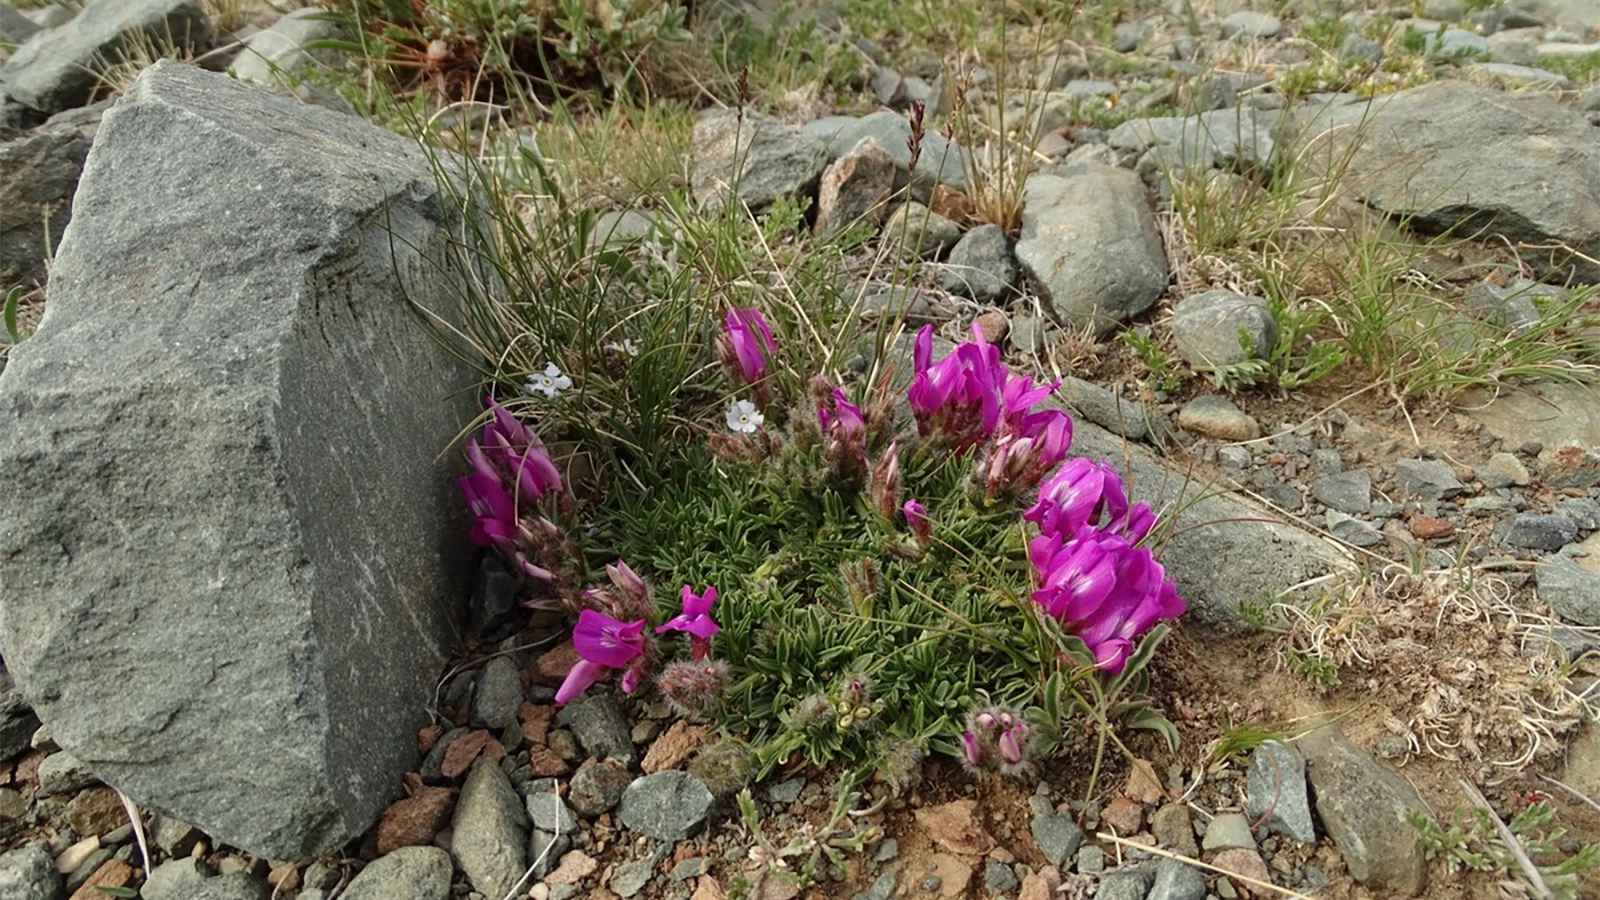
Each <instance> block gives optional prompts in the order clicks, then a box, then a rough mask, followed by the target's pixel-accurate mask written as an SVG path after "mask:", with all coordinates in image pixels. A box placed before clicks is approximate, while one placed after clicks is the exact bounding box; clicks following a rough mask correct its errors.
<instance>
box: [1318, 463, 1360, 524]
mask: <svg viewBox="0 0 1600 900" xmlns="http://www.w3.org/2000/svg"><path fill="white" fill-rule="evenodd" d="M1311 496H1313V497H1315V498H1317V502H1318V503H1321V504H1322V505H1323V506H1327V507H1329V508H1332V509H1337V510H1338V511H1340V512H1342V513H1350V514H1351V515H1365V514H1366V513H1367V511H1368V510H1370V509H1371V508H1372V476H1371V475H1369V474H1367V472H1366V470H1365V469H1352V470H1350V471H1348V472H1335V473H1333V474H1331V475H1323V476H1322V477H1320V478H1318V479H1317V480H1316V483H1314V484H1313V485H1312V486H1311Z"/></svg>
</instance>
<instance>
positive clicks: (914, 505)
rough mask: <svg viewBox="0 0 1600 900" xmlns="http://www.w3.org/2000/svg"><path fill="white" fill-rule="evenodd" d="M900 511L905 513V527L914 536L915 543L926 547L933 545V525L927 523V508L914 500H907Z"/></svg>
mask: <svg viewBox="0 0 1600 900" xmlns="http://www.w3.org/2000/svg"><path fill="white" fill-rule="evenodd" d="M900 511H901V512H903V513H905V517H906V527H907V528H910V529H911V533H912V534H914V535H916V537H917V543H919V544H921V545H922V546H923V547H927V546H929V545H930V544H932V543H933V524H932V523H931V522H929V521H928V508H927V507H926V506H923V505H922V504H921V503H918V502H917V501H916V500H915V499H911V500H907V501H906V502H905V503H904V504H903V505H902V506H901V507H900Z"/></svg>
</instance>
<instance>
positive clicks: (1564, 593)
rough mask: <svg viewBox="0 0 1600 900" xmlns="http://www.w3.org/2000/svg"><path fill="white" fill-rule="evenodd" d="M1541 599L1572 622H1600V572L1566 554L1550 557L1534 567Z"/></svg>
mask: <svg viewBox="0 0 1600 900" xmlns="http://www.w3.org/2000/svg"><path fill="white" fill-rule="evenodd" d="M1533 578H1534V583H1535V585H1536V586H1537V589H1538V595H1539V602H1541V603H1543V604H1545V605H1547V606H1549V607H1550V609H1551V610H1552V611H1553V612H1555V614H1556V615H1558V616H1561V617H1562V618H1563V619H1566V620H1567V621H1569V622H1575V623H1577V624H1579V625H1586V626H1594V625H1600V574H1596V573H1595V572H1593V571H1591V570H1590V569H1587V568H1585V567H1584V566H1582V565H1580V564H1579V563H1576V562H1573V561H1572V560H1570V559H1568V558H1566V557H1565V556H1550V557H1546V558H1545V559H1544V560H1543V561H1542V562H1541V563H1540V564H1539V565H1538V566H1537V567H1535V568H1534V570H1533Z"/></svg>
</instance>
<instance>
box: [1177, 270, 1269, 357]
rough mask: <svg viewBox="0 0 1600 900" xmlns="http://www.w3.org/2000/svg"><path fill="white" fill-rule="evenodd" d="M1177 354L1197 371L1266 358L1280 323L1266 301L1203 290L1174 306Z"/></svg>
mask: <svg viewBox="0 0 1600 900" xmlns="http://www.w3.org/2000/svg"><path fill="white" fill-rule="evenodd" d="M1172 338H1173V340H1174V341H1175V342H1176V343H1177V345H1178V354H1179V355H1180V356H1182V357H1183V358H1184V361H1186V362H1187V363H1189V365H1190V366H1192V367H1194V368H1195V369H1196V370H1197V371H1211V370H1213V369H1216V368H1219V367H1227V366H1234V365H1238V364H1239V363H1242V362H1245V361H1247V360H1251V359H1265V358H1266V357H1268V356H1269V355H1271V353H1272V350H1273V348H1274V347H1275V346H1276V345H1277V343H1278V323H1277V320H1275V319H1273V318H1272V313H1271V311H1270V310H1269V308H1268V305H1267V301H1266V300H1265V299H1264V298H1261V297H1251V296H1247V295H1244V294H1236V293H1234V292H1233V291H1224V290H1217V291H1204V292H1202V293H1199V294H1191V295H1189V296H1187V297H1184V298H1183V299H1182V300H1179V301H1178V302H1177V304H1176V305H1175V306H1174V307H1173V308H1172Z"/></svg>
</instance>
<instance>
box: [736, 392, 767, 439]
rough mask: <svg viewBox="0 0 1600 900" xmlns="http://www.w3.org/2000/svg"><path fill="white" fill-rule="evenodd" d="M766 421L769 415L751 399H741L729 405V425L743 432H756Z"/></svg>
mask: <svg viewBox="0 0 1600 900" xmlns="http://www.w3.org/2000/svg"><path fill="white" fill-rule="evenodd" d="M765 421H767V417H766V416H763V415H762V414H761V410H759V409H756V405H755V404H754V403H751V402H750V401H749V400H740V401H739V402H738V403H735V404H734V405H732V406H730V407H728V427H729V428H730V429H732V430H734V431H737V432H739V433H741V434H754V433H755V432H756V431H758V430H760V428H761V423H763V422H765Z"/></svg>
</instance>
